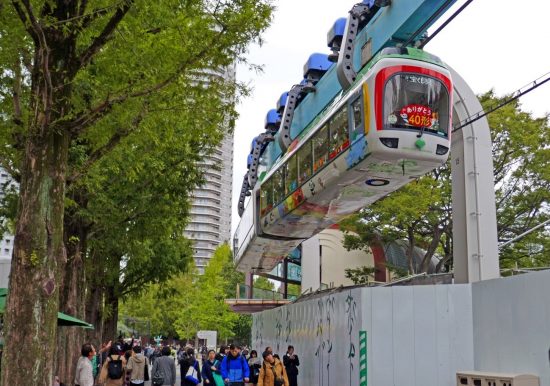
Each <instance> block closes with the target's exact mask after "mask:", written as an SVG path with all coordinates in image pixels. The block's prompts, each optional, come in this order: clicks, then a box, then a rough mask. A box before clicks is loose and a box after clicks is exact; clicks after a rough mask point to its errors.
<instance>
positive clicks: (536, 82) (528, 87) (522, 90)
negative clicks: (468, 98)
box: [452, 72, 550, 133]
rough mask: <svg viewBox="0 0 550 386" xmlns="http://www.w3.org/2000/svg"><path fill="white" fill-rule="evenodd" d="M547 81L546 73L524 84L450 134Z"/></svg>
mask: <svg viewBox="0 0 550 386" xmlns="http://www.w3.org/2000/svg"><path fill="white" fill-rule="evenodd" d="M548 81H550V72H547V73H546V74H544V75H542V76H541V77H539V78H537V79H535V80H534V81H532V82H530V83H528V84H526V85H525V86H523V87H522V88H520V89H519V90H517V91H515V92H514V93H512V94H511V95H510V97H508V98H506V99H505V100H504V101H503V102H501V103H499V104H498V105H496V106H495V107H493V108H491V109H489V110H488V111H483V110H482V111H479V112H477V113H476V114H474V115H471V116H469V117H468V118H466V119H464V120H463V121H461V122H460V123H459V124H458V126H457V127H454V128H453V131H452V132H453V133H454V132H455V131H458V130H460V129H462V128H463V127H465V126H468V125H470V124H472V123H474V122H475V121H478V120H480V119H481V118H483V117H485V116H487V115H489V114H491V113H492V112H494V111H496V110H498V109H500V108H502V107H504V106H506V105H507V104H510V103H511V102H513V101H515V100H516V99H518V98H520V97H522V96H524V95H525V94H527V93H530V92H531V91H533V90H534V89H536V88H538V87H540V86H542V85H543V84H545V83H546V82H548Z"/></svg>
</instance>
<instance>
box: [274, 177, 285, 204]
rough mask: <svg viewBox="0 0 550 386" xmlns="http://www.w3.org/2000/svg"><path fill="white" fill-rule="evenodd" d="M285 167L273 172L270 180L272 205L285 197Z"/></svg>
mask: <svg viewBox="0 0 550 386" xmlns="http://www.w3.org/2000/svg"><path fill="white" fill-rule="evenodd" d="M284 174H285V168H279V170H277V171H275V173H273V176H272V177H271V180H272V181H273V205H277V204H279V203H280V202H281V201H283V199H284V198H285V175H284Z"/></svg>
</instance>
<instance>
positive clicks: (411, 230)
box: [341, 91, 550, 274]
mask: <svg viewBox="0 0 550 386" xmlns="http://www.w3.org/2000/svg"><path fill="white" fill-rule="evenodd" d="M506 98H507V97H506V96H504V97H501V98H499V97H497V96H495V95H494V93H493V92H492V91H490V92H488V93H485V94H483V95H481V96H480V101H481V103H482V105H483V106H484V108H489V107H492V106H495V105H499V104H501V103H502V102H503V101H504V99H506ZM489 126H490V128H491V134H492V137H493V162H494V178H495V195H496V206H497V226H498V235H499V241H505V240H508V239H511V238H513V237H515V236H517V235H520V234H521V233H523V232H525V231H526V230H528V229H530V228H532V227H534V226H535V225H537V224H540V223H542V222H543V221H545V220H546V219H548V217H549V216H550V213H549V211H548V202H549V199H550V175H549V173H548V170H550V137H549V136H548V132H549V121H548V116H545V117H542V118H533V117H532V116H531V114H529V113H527V112H524V111H522V110H521V105H520V104H519V102H518V101H515V102H513V103H511V104H508V105H506V106H505V107H503V108H501V109H499V110H497V111H496V112H494V113H492V114H490V115H489ZM451 214H452V207H451V181H450V165H449V163H447V164H446V165H445V166H444V167H441V168H439V169H437V170H435V171H434V172H432V173H429V174H428V175H426V176H424V177H421V178H420V179H418V180H417V181H413V182H411V183H410V184H408V185H406V186H405V187H403V188H402V189H400V190H399V191H396V192H393V193H392V194H390V195H388V196H387V197H386V198H384V199H383V200H380V201H378V202H376V203H375V204H373V205H371V206H370V207H368V208H365V209H363V210H362V211H360V212H359V213H358V214H356V215H354V216H352V217H350V218H349V219H346V220H345V221H344V222H343V223H342V224H341V225H342V229H344V230H345V231H347V234H346V236H345V239H344V246H345V247H346V248H348V249H365V250H369V248H370V246H371V245H373V243H379V242H392V241H395V240H405V241H406V242H407V249H406V253H407V260H408V267H406V268H407V270H408V273H409V274H411V273H418V272H427V271H428V268H429V263H430V261H431V259H432V257H433V255H434V254H435V253H437V254H438V255H439V256H440V257H441V260H440V262H439V264H437V266H436V271H438V272H439V271H440V270H441V269H442V268H443V267H444V266H448V267H449V268H450V267H452V218H451ZM549 237H550V236H549V234H548V232H547V231H545V229H544V228H541V229H539V230H538V231H536V232H533V233H532V234H531V235H529V236H528V237H526V238H524V239H523V240H522V241H519V242H517V243H515V244H512V245H510V246H509V247H507V248H505V249H503V250H502V251H501V253H500V259H501V266H502V267H505V268H506V267H514V266H516V264H517V265H518V266H522V267H531V266H534V265H536V266H547V265H548V263H550V261H549V259H548V250H547V249H546V248H547V246H548V239H549ZM414 247H420V248H421V249H423V250H424V251H425V252H424V256H423V259H422V261H421V262H420V264H415V263H414V261H413V254H412V252H413V249H414ZM390 268H393V267H390Z"/></svg>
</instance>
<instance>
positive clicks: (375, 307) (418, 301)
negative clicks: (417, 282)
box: [252, 285, 474, 386]
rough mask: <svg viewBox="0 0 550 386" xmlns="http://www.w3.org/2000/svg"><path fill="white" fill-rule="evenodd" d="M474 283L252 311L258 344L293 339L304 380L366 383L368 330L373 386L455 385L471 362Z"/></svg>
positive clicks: (378, 291)
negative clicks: (363, 353)
mask: <svg viewBox="0 0 550 386" xmlns="http://www.w3.org/2000/svg"><path fill="white" fill-rule="evenodd" d="M470 299H471V287H470V286H468V285H460V286H443V285H442V286H418V287H387V288H383V287H377V288H361V289H351V290H350V289H343V290H341V292H339V293H333V294H328V295H324V296H322V297H318V298H313V299H311V300H308V301H303V302H300V303H296V304H291V305H289V306H285V307H281V308H278V309H275V310H271V311H265V312H263V313H260V314H256V315H254V324H253V334H252V339H253V344H252V346H253V348H255V349H258V350H263V349H265V347H266V346H268V345H269V346H272V347H273V348H274V350H275V352H279V353H280V354H281V355H282V354H284V352H285V351H286V347H287V345H288V344H293V345H294V346H295V348H296V351H297V354H298V355H299V356H300V362H301V363H302V365H301V366H300V368H301V369H300V375H299V378H298V383H299V384H300V385H303V386H308V385H311V386H314V385H319V386H329V385H330V386H332V385H350V386H351V385H357V386H363V385H366V384H367V383H360V381H359V368H360V366H361V361H360V347H359V333H360V331H366V332H367V358H366V361H367V379H368V385H374V386H387V385H395V386H414V385H416V386H454V384H455V383H454V374H455V373H456V371H457V370H459V369H460V370H462V369H465V368H469V369H471V368H473V364H474V363H473V330H472V314H471V309H472V307H471V300H470Z"/></svg>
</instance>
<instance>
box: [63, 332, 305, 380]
mask: <svg viewBox="0 0 550 386" xmlns="http://www.w3.org/2000/svg"><path fill="white" fill-rule="evenodd" d="M81 354H82V356H81V357H80V358H79V360H78V362H77V365H76V376H75V381H74V383H75V386H96V385H99V386H145V382H147V381H150V384H151V385H152V386H176V364H177V365H179V366H180V375H181V376H180V378H181V386H196V385H198V384H202V385H203V386H206V385H208V386H246V385H248V386H298V381H297V377H298V366H300V361H299V359H298V356H297V355H296V354H295V353H294V347H293V346H288V350H287V352H286V354H285V355H284V356H283V359H282V360H281V359H280V357H279V355H277V354H276V353H273V350H272V349H271V347H266V349H265V350H264V351H263V352H262V357H261V358H260V357H259V356H258V352H257V351H256V350H251V351H250V353H249V352H248V349H246V348H245V349H241V347H240V346H237V345H233V344H232V345H230V346H222V347H221V348H220V350H219V352H218V353H216V352H215V351H214V350H209V351H207V350H204V352H202V357H201V360H200V361H199V360H198V359H197V355H196V354H195V350H194V348H193V347H191V346H186V347H182V348H180V349H179V350H178V351H177V352H176V350H175V349H172V348H171V347H169V346H158V347H151V346H147V347H145V348H142V347H141V346H140V345H139V344H137V343H136V344H134V341H133V340H132V341H131V342H129V343H125V342H124V341H123V340H122V339H119V340H118V341H117V342H116V343H115V344H111V342H109V343H107V344H105V345H103V347H102V348H101V350H100V351H99V352H96V349H95V347H94V346H93V345H91V344H89V343H87V344H84V345H83V346H82V351H81Z"/></svg>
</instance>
